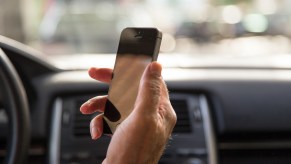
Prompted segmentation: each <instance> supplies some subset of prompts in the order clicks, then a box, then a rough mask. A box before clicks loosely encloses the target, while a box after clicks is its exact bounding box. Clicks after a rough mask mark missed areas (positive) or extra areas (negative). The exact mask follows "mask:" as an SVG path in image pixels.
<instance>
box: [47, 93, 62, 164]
mask: <svg viewBox="0 0 291 164" xmlns="http://www.w3.org/2000/svg"><path fill="white" fill-rule="evenodd" d="M62 106H63V101H62V99H61V98H57V99H56V100H55V102H54V105H53V113H52V126H51V133H50V143H49V164H59V163H60V147H59V146H60V139H61V138H60V137H61V125H62V124H61V120H62Z"/></svg>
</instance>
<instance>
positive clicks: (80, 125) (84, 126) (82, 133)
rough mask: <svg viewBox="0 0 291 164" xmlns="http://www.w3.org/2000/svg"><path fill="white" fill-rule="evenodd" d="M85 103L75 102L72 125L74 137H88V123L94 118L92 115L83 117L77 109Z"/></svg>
mask: <svg viewBox="0 0 291 164" xmlns="http://www.w3.org/2000/svg"><path fill="white" fill-rule="evenodd" d="M83 102H85V101H77V102H76V110H75V111H74V112H75V120H74V125H73V132H74V135H75V136H77V137H87V136H88V137H90V129H89V125H90V121H91V119H92V118H93V117H94V115H93V114H91V115H83V114H82V113H81V112H80V110H79V107H80V106H81V104H82V103H83Z"/></svg>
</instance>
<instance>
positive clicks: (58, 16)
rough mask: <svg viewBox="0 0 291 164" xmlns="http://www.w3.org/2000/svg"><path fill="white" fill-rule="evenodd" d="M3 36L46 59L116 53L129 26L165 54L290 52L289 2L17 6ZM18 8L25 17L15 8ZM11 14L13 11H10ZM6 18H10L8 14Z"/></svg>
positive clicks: (10, 6) (61, 0)
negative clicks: (149, 36) (144, 32)
mask: <svg viewBox="0 0 291 164" xmlns="http://www.w3.org/2000/svg"><path fill="white" fill-rule="evenodd" d="M5 3H6V4H5V5H3V6H2V7H1V8H2V9H1V10H2V11H4V12H5V13H9V17H8V16H7V18H9V21H7V20H6V21H5V19H7V18H6V17H5V15H4V16H2V17H0V21H1V19H2V22H4V21H5V22H8V24H7V23H5V24H3V23H1V24H2V25H0V27H1V26H3V27H2V28H0V34H1V35H4V36H8V37H10V38H13V39H15V40H18V41H20V42H23V43H25V44H27V45H29V46H31V47H33V48H35V49H37V50H40V51H42V52H44V53H45V54H47V55H60V54H62V55H63V54H88V53H93V54H98V53H102V54H104V53H105V54H106V53H115V52H116V50H117V46H118V41H119V36H120V32H121V30H122V29H123V28H125V27H157V28H159V29H160V30H161V31H162V32H163V42H162V46H161V52H164V53H183V54H191V55H196V56H201V55H214V54H215V55H232V56H242V55H243V56H245V55H248V56H251V55H273V54H286V53H290V51H291V50H290V47H291V46H290V43H291V42H290V37H291V28H290V25H291V18H290V15H291V10H290V8H289V6H291V1H290V0H244V1H243V0H82V1H77V0H40V1H33V0H19V1H17V3H15V2H12V1H11V2H9V1H6V2H5ZM15 4H18V6H19V8H20V10H19V9H18V8H17V7H15ZM8 11H9V12H8ZM6 15H8V14H6Z"/></svg>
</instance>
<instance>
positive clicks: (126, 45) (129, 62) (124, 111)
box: [103, 28, 162, 135]
mask: <svg viewBox="0 0 291 164" xmlns="http://www.w3.org/2000/svg"><path fill="white" fill-rule="evenodd" d="M161 40H162V33H161V32H160V31H159V30H158V29H156V28H125V29H124V30H123V31H122V32H121V36H120V41H119V45H118V50H117V55H116V59H115V65H114V69H113V74H112V80H111V83H110V86H109V91H108V99H107V102H106V105H105V112H104V115H103V133H104V134H107V135H111V134H113V133H114V132H115V130H116V128H117V127H118V125H119V124H120V123H121V122H122V121H123V120H124V119H126V118H127V116H128V115H129V114H130V113H131V111H132V110H133V107H134V103H135V100H136V97H137V93H138V87H139V83H140V79H141V76H142V74H143V72H144V70H145V68H146V67H147V65H148V64H150V63H151V62H152V61H156V60H157V57H158V53H159V49H160V44H161Z"/></svg>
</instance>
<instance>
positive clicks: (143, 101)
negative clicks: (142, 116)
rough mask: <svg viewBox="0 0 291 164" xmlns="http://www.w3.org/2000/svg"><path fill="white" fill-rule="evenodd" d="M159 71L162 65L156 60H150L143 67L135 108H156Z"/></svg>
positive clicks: (159, 85)
mask: <svg viewBox="0 0 291 164" xmlns="http://www.w3.org/2000/svg"><path fill="white" fill-rule="evenodd" d="M161 72H162V66H161V64H159V63H158V62H152V63H151V64H149V65H148V66H147V68H146V69H145V71H144V73H143V76H142V78H141V80H140V85H139V91H138V95H137V98H136V107H137V110H145V112H150V111H152V112H155V111H156V110H157V109H158V105H159V99H160V94H161V93H160V91H161V84H162V78H161ZM140 112H143V111H140Z"/></svg>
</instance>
